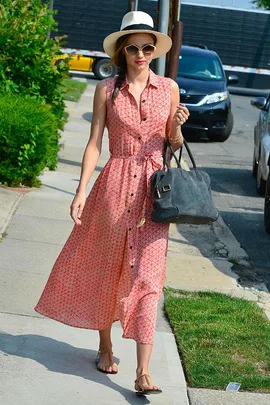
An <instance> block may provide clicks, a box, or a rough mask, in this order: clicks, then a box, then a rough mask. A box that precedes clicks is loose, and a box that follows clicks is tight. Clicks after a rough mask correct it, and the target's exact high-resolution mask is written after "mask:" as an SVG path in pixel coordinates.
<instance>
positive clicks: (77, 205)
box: [70, 197, 85, 225]
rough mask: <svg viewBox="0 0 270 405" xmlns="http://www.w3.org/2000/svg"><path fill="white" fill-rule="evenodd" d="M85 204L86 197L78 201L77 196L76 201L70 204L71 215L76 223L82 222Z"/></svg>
mask: <svg viewBox="0 0 270 405" xmlns="http://www.w3.org/2000/svg"><path fill="white" fill-rule="evenodd" d="M84 205H85V199H84V201H82V200H81V201H78V199H77V198H76V197H75V199H74V201H73V202H72V204H71V206H70V216H71V218H72V219H73V221H74V222H75V224H76V225H81V224H82V221H81V216H82V213H83V209H84Z"/></svg>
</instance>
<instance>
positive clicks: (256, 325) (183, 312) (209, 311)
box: [165, 288, 270, 392]
mask: <svg viewBox="0 0 270 405" xmlns="http://www.w3.org/2000/svg"><path fill="white" fill-rule="evenodd" d="M165 311H166V314H167V316H168V318H169V321H170V324H171V326H172V329H173V331H174V334H175V337H176V341H177V344H178V348H179V353H180V356H181V358H182V361H183V365H184V369H185V373H186V378H187V382H188V384H189V386H191V387H201V388H212V389H222V390H224V389H225V388H226V386H227V384H228V383H229V382H239V383H241V388H240V390H243V391H259V392H270V322H269V321H268V320H267V318H266V316H265V314H264V312H263V311H262V310H261V309H260V308H259V307H258V305H257V304H256V303H253V302H249V301H246V300H244V299H237V298H231V297H229V296H226V295H223V294H218V293H208V292H198V293H197V292H195V293H193V292H186V291H179V290H172V289H169V288H166V289H165Z"/></svg>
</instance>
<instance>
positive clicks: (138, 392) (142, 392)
mask: <svg viewBox="0 0 270 405" xmlns="http://www.w3.org/2000/svg"><path fill="white" fill-rule="evenodd" d="M143 377H145V379H146V382H147V385H148V386H150V385H151V377H150V375H148V374H142V375H141V376H140V377H138V378H137V379H136V380H135V381H134V382H135V390H136V395H139V396H140V395H151V394H161V393H162V391H161V390H160V389H159V388H146V389H144V390H142V389H141V387H140V385H139V381H140V379H141V378H143ZM138 387H139V388H140V389H138Z"/></svg>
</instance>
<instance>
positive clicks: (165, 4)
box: [156, 0, 170, 76]
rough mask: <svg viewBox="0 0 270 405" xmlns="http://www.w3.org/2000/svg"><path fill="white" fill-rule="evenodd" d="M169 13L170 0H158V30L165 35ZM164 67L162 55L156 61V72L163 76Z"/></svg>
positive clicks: (164, 60) (164, 57)
mask: <svg viewBox="0 0 270 405" xmlns="http://www.w3.org/2000/svg"><path fill="white" fill-rule="evenodd" d="M169 14H170V0H160V2H159V22H158V30H159V31H160V32H163V33H164V34H166V35H168V27H169ZM165 67H166V55H162V56H161V57H160V58H158V59H157V61H156V73H157V74H158V75H160V76H164V75H165Z"/></svg>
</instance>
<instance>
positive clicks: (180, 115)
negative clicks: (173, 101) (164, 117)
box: [174, 104, 189, 125]
mask: <svg viewBox="0 0 270 405" xmlns="http://www.w3.org/2000/svg"><path fill="white" fill-rule="evenodd" d="M188 117H189V111H188V109H187V107H186V106H185V105H183V104H179V106H177V110H176V113H175V115H174V118H175V120H176V121H177V122H178V124H180V125H183V124H184V123H185V122H186V121H187V120H188Z"/></svg>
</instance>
